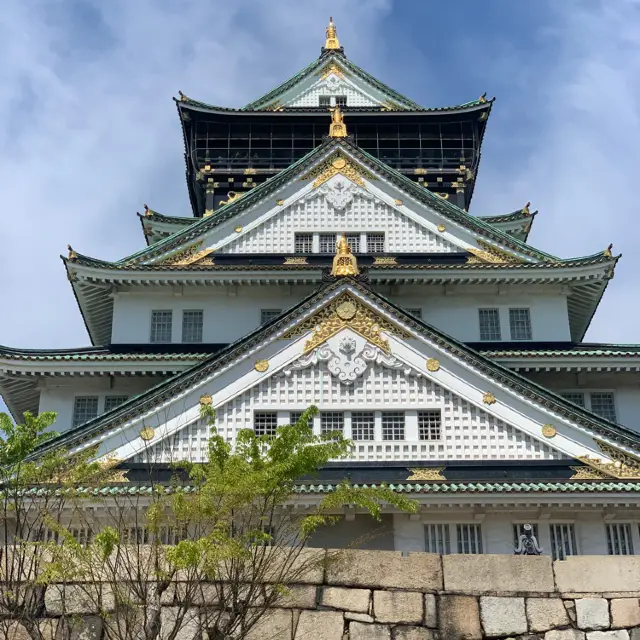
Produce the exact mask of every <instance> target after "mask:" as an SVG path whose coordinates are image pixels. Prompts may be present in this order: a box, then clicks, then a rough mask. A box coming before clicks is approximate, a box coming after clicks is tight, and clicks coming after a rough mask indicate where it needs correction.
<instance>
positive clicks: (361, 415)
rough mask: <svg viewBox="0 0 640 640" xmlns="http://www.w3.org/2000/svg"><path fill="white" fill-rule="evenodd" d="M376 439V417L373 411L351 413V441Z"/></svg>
mask: <svg viewBox="0 0 640 640" xmlns="http://www.w3.org/2000/svg"><path fill="white" fill-rule="evenodd" d="M374 438H375V417H374V414H373V411H353V412H352V413H351V439H352V440H373V439H374Z"/></svg>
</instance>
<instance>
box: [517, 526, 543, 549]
mask: <svg viewBox="0 0 640 640" xmlns="http://www.w3.org/2000/svg"><path fill="white" fill-rule="evenodd" d="M524 525H525V523H524V522H521V523H519V524H514V525H513V548H514V549H517V548H518V540H520V536H521V535H523V534H524ZM531 533H533V535H534V537H535V539H536V540H537V541H538V544H540V538H538V525H537V524H535V523H534V524H532V525H531Z"/></svg>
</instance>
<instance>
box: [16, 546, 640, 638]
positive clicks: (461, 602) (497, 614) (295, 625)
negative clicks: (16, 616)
mask: <svg viewBox="0 0 640 640" xmlns="http://www.w3.org/2000/svg"><path fill="white" fill-rule="evenodd" d="M346 553H347V557H346V558H345V559H344V561H342V562H340V563H339V564H329V565H328V567H327V568H324V569H323V568H321V567H318V569H317V570H314V571H310V572H308V574H306V576H305V579H304V583H301V584H297V585H292V586H291V593H290V594H289V595H288V597H287V598H286V602H283V606H282V607H281V608H278V609H273V611H272V612H271V613H270V615H269V616H268V617H265V618H263V619H262V620H261V622H260V623H259V626H258V627H257V628H254V629H253V631H252V632H251V634H250V638H252V639H254V640H257V639H259V640H269V639H270V638H273V639H277V640H393V639H395V640H454V639H464V640H482V639H484V638H495V639H500V638H520V639H521V640H537V639H540V640H542V639H544V640H640V556H638V557H635V556H610V557H602V556H574V557H570V558H569V559H567V560H565V561H558V562H552V561H551V559H550V558H548V557H541V556H540V557H520V556H501V555H477V556H474V555H449V556H444V557H441V556H438V555H432V554H426V553H412V554H408V555H404V556H403V555H402V554H400V553H398V552H393V551H362V550H360V551H349V552H346ZM66 588H67V589H69V590H70V591H68V592H67V598H66V600H67V604H68V606H69V605H70V606H71V609H69V608H67V610H66V611H67V612H68V613H73V615H74V624H78V622H81V621H82V620H83V619H84V621H85V623H86V624H87V626H86V629H85V633H84V634H83V636H82V637H83V638H86V639H87V640H99V639H100V638H101V637H102V631H101V621H100V618H99V616H98V615H96V614H97V611H94V610H92V606H91V603H90V602H88V601H83V599H82V598H81V597H73V587H72V586H71V585H69V586H67V587H66ZM174 597H175V596H174ZM107 600H108V599H106V598H105V600H104V601H103V607H106V608H109V604H108V603H107ZM164 604H165V605H166V606H165V607H164V610H163V612H162V615H163V617H168V618H170V617H171V614H172V610H173V609H172V605H173V606H175V604H176V603H175V601H172V599H171V597H167V598H166V599H165V602H164ZM45 605H46V615H47V619H46V620H43V624H44V625H55V624H57V622H59V619H60V615H61V613H62V609H61V608H60V594H59V588H58V587H56V586H50V587H48V588H47V591H46V594H45ZM198 616H199V614H198V609H197V608H194V610H193V611H192V616H191V618H190V622H189V624H188V625H187V627H186V628H185V629H184V630H183V631H182V632H181V633H180V634H179V635H178V637H177V638H178V640H195V639H196V638H197V639H198V640H207V633H206V631H202V630H200V629H199V628H198V627H199V625H198V623H197V620H198V619H199V618H198ZM21 637H26V636H20V635H17V636H16V638H21Z"/></svg>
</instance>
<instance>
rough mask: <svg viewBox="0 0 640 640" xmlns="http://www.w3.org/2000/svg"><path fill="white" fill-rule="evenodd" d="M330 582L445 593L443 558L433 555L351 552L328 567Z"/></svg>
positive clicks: (344, 554)
mask: <svg viewBox="0 0 640 640" xmlns="http://www.w3.org/2000/svg"><path fill="white" fill-rule="evenodd" d="M327 582H328V583H329V584H334V585H340V586H342V585H344V586H350V587H371V588H376V589H394V588H397V589H414V590H416V591H436V590H441V589H442V565H441V560H440V556H438V555H434V554H431V553H409V554H408V555H406V556H403V555H402V553H400V552H399V551H365V550H348V551H345V552H344V553H343V554H341V555H340V556H338V560H337V561H336V562H331V563H330V564H329V565H328V567H327Z"/></svg>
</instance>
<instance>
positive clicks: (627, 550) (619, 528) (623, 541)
mask: <svg viewBox="0 0 640 640" xmlns="http://www.w3.org/2000/svg"><path fill="white" fill-rule="evenodd" d="M607 553H608V554H609V555H610V556H632V555H633V541H632V539H631V525H630V524H608V525H607Z"/></svg>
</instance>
